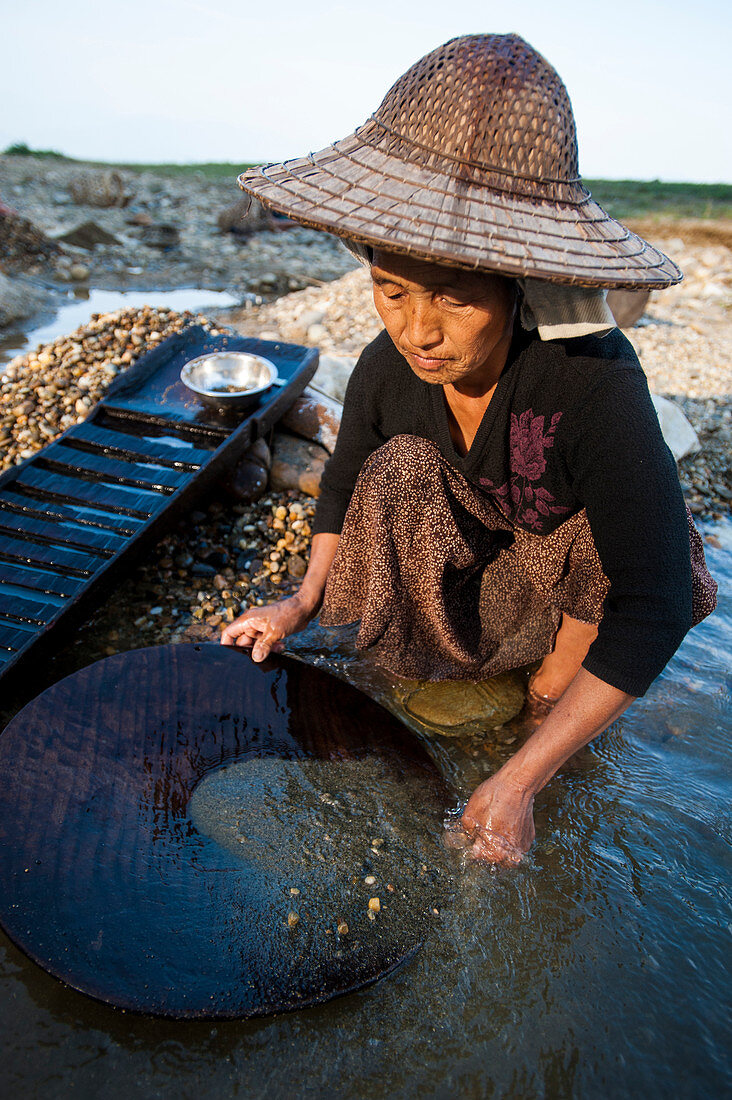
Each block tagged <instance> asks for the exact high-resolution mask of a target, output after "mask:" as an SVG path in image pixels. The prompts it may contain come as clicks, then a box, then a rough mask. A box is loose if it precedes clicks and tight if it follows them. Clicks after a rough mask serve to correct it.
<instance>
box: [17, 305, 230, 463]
mask: <svg viewBox="0 0 732 1100" xmlns="http://www.w3.org/2000/svg"><path fill="white" fill-rule="evenodd" d="M193 323H198V324H203V325H205V327H206V328H208V329H209V331H214V330H213V329H212V326H211V324H210V322H208V321H207V320H206V318H205V317H194V316H193V314H191V313H175V312H174V311H172V310H166V309H152V308H150V307H149V306H144V307H143V308H142V309H125V310H118V311H116V312H114V313H101V314H100V313H95V314H93V315H92V318H91V320H90V321H89V323H88V324H86V325H83V326H82V327H81V328H78V329H77V330H76V331H75V332H72V333H71V335H70V336H62V337H59V339H58V340H54V342H53V343H52V344H46V345H43V346H40V347H38V348H36V350H35V351H32V352H29V353H28V354H26V355H21V356H18V357H17V358H16V359H13V360H12V361H11V362H10V363H8V364H7V366H5V367H0V372H2V373H0V471H1V470H4V469H6V468H7V467H8V466H12V465H17V464H18V463H19V462H22V461H23V460H24V459H26V458H30V457H31V455H33V454H35V452H36V451H39V450H40V449H41V447H43V446H45V444H46V443H50V442H51V441H52V440H53V439H55V438H56V437H57V436H59V435H60V434H61V433H62V432H63V431H65V430H66V428H70V427H71V426H72V425H73V424H78V423H79V422H80V421H82V420H85V419H86V417H87V416H88V415H89V412H90V410H91V409H92V408H93V407H94V405H95V404H96V403H97V401H99V399H100V398H101V397H102V396H103V395H104V393H105V392H106V390H107V388H108V386H109V384H110V382H112V381H113V380H114V379H115V378H116V376H117V375H118V374H119V373H120V371H123V370H125V369H126V368H127V367H129V366H131V365H132V364H133V363H134V362H135V360H136V359H138V358H139V357H140V355H142V354H143V353H144V352H146V351H150V350H151V349H152V348H154V347H155V345H156V344H159V343H160V342H161V341H162V340H165V339H166V337H168V336H172V334H173V333H175V332H180V330H181V329H183V328H185V327H186V326H187V325H190V324H193Z"/></svg>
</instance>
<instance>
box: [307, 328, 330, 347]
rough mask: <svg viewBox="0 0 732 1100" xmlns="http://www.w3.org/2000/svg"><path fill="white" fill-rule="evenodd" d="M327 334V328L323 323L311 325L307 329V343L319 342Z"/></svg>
mask: <svg viewBox="0 0 732 1100" xmlns="http://www.w3.org/2000/svg"><path fill="white" fill-rule="evenodd" d="M327 336H328V330H327V328H326V327H325V325H311V326H310V328H309V329H308V331H307V338H308V343H310V344H319V343H320V342H321V341H322V340H325V339H326V337H327Z"/></svg>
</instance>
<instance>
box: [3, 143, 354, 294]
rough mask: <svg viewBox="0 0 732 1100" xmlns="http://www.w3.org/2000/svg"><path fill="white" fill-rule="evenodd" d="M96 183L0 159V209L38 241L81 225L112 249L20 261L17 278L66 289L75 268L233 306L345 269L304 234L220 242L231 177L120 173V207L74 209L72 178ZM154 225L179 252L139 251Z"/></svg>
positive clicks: (338, 253) (89, 172)
mask: <svg viewBox="0 0 732 1100" xmlns="http://www.w3.org/2000/svg"><path fill="white" fill-rule="evenodd" d="M106 174H107V175H108V174H109V173H106ZM104 175H105V173H103V172H101V171H95V170H93V169H87V168H85V167H84V166H83V165H81V164H74V163H66V162H63V161H53V160H47V159H42V158H41V159H39V158H36V157H22V156H21V157H13V156H3V155H0V200H2V201H4V202H5V203H6V204H7V206H9V207H11V208H13V209H14V210H15V211H16V212H17V213H18V214H20V215H21V216H22V217H23V218H27V219H28V220H29V221H30V222H32V223H33V225H34V226H36V227H37V228H38V229H39V230H41V231H42V233H44V234H45V235H46V237H49V238H51V239H55V238H58V237H61V236H63V235H65V234H67V233H68V232H70V231H71V230H74V229H77V228H78V227H79V226H80V225H82V224H84V223H85V222H89V221H91V222H94V223H95V225H97V226H98V227H99V228H101V229H102V230H103V231H104V232H105V233H108V234H111V236H112V237H113V238H114V239H115V240H116V241H117V243H116V244H97V245H95V246H94V248H93V249H84V248H78V247H73V246H71V245H68V244H63V246H62V247H63V250H64V253H63V254H61V255H58V256H50V257H46V256H43V255H41V256H38V257H35V258H33V259H32V262H30V263H28V262H27V258H26V262H25V263H24V264H23V267H22V270H24V271H25V273H26V274H27V273H30V274H32V275H35V276H37V277H38V278H40V279H43V280H44V281H45V282H50V283H52V284H53V283H56V284H59V285H63V284H64V283H67V282H68V281H69V280H71V279H72V278H73V280H74V281H76V275H77V273H76V272H75V273H74V274H73V276H72V268H73V266H74V265H80V266H81V267H82V268H84V269H85V270H86V274H85V275H82V276H81V278H80V280H79V281H81V282H82V283H83V282H87V281H88V282H90V283H91V284H92V285H93V286H96V287H100V288H102V289H105V288H108V289H114V290H122V289H130V288H134V287H137V286H139V287H141V288H145V289H149V288H153V287H154V288H160V287H183V286H197V287H201V286H202V287H207V288H208V289H210V290H227V291H228V292H229V293H231V294H233V295H235V296H236V297H238V298H243V297H244V295H245V294H258V295H261V296H263V297H267V296H269V297H271V296H272V295H274V294H285V293H287V292H288V291H292V290H297V289H299V288H302V287H307V286H311V285H320V284H321V283H323V282H325V281H328V280H331V279H337V278H338V277H339V276H341V275H343V274H345V273H346V272H347V271H349V270H352V269H353V267H354V266H355V261H354V259H353V257H352V256H349V254H348V253H347V252H346V251H345V249H344V248H343V247H342V246H341V245H340V244H339V242H338V241H336V240H335V239H334V238H332V237H328V236H327V235H326V234H323V233H316V232H313V231H312V230H310V229H302V228H300V227H292V228H288V229H281V230H279V231H264V232H259V233H257V234H256V235H255V236H253V237H249V238H246V237H240V236H238V235H235V234H232V233H228V232H223V233H222V231H221V230H220V228H219V226H218V217H219V215H220V214H221V213H222V211H224V210H226V209H227V207H230V206H231V204H232V203H236V202H237V201H238V200H240V199H241V191H240V190H239V188H238V186H237V184H236V179H235V177H234V176H232V177H231V179H223V180H209V179H206V177H205V176H203V175H199V174H192V175H190V176H188V175H187V176H177V177H175V176H174V177H170V176H164V175H158V174H156V173H155V172H131V171H122V172H121V173H119V175H120V177H121V180H122V185H123V188H124V190H125V192H126V193H128V194H129V195H130V196H131V198H130V201H129V203H128V204H127V205H126V206H125V207H122V208H120V207H98V206H93V205H89V204H88V203H79V202H75V201H74V199H73V197H72V195H73V193H74V184H75V182H76V181H78V179H79V177H80V176H84V177H86V176H89V177H92V178H93V177H96V176H98V177H99V178H100V179H101V178H102V177H103V176H104ZM133 222H137V223H140V224H132V223H133ZM142 223H145V224H142ZM148 223H149V224H148ZM161 226H166V227H170V229H171V230H172V231H173V237H175V235H176V234H177V237H178V241H179V243H177V244H175V245H171V246H169V247H160V246H159V245H155V244H154V243H149V242H150V241H151V240H152V241H154V239H155V236H154V234H153V233H152V232H151V230H154V229H156V228H159V227H161ZM146 242H148V243H146ZM7 266H8V265H6V267H7ZM10 266H11V268H12V265H10ZM13 270H15V269H14V268H13ZM18 270H20V269H18Z"/></svg>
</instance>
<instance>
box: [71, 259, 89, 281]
mask: <svg viewBox="0 0 732 1100" xmlns="http://www.w3.org/2000/svg"><path fill="white" fill-rule="evenodd" d="M69 276H70V277H71V278H72V279H73V280H74V282H75V283H83V282H84V281H85V280H86V279H88V278H89V268H88V267H86V266H85V265H84V264H72V265H71V267H70V268H69Z"/></svg>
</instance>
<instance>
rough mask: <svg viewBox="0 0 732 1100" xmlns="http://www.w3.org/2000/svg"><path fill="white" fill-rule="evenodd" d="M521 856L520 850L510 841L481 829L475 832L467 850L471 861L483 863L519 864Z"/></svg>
mask: <svg viewBox="0 0 732 1100" xmlns="http://www.w3.org/2000/svg"><path fill="white" fill-rule="evenodd" d="M523 854H524V853H523V852H522V851H521V849H520V848H517V847H516V845H515V844H512V843H511V842H510V840H506V838H505V837H503V836H500V835H499V834H498V833H489V832H486V831H485V830H483V829H479V830H477V832H476V834H475V836H474V839H473V843H472V845H471V847H470V849H469V850H468V855H469V856H470V858H471V859H476V860H479V861H482V862H484V863H520V862H521V860H522V859H523Z"/></svg>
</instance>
